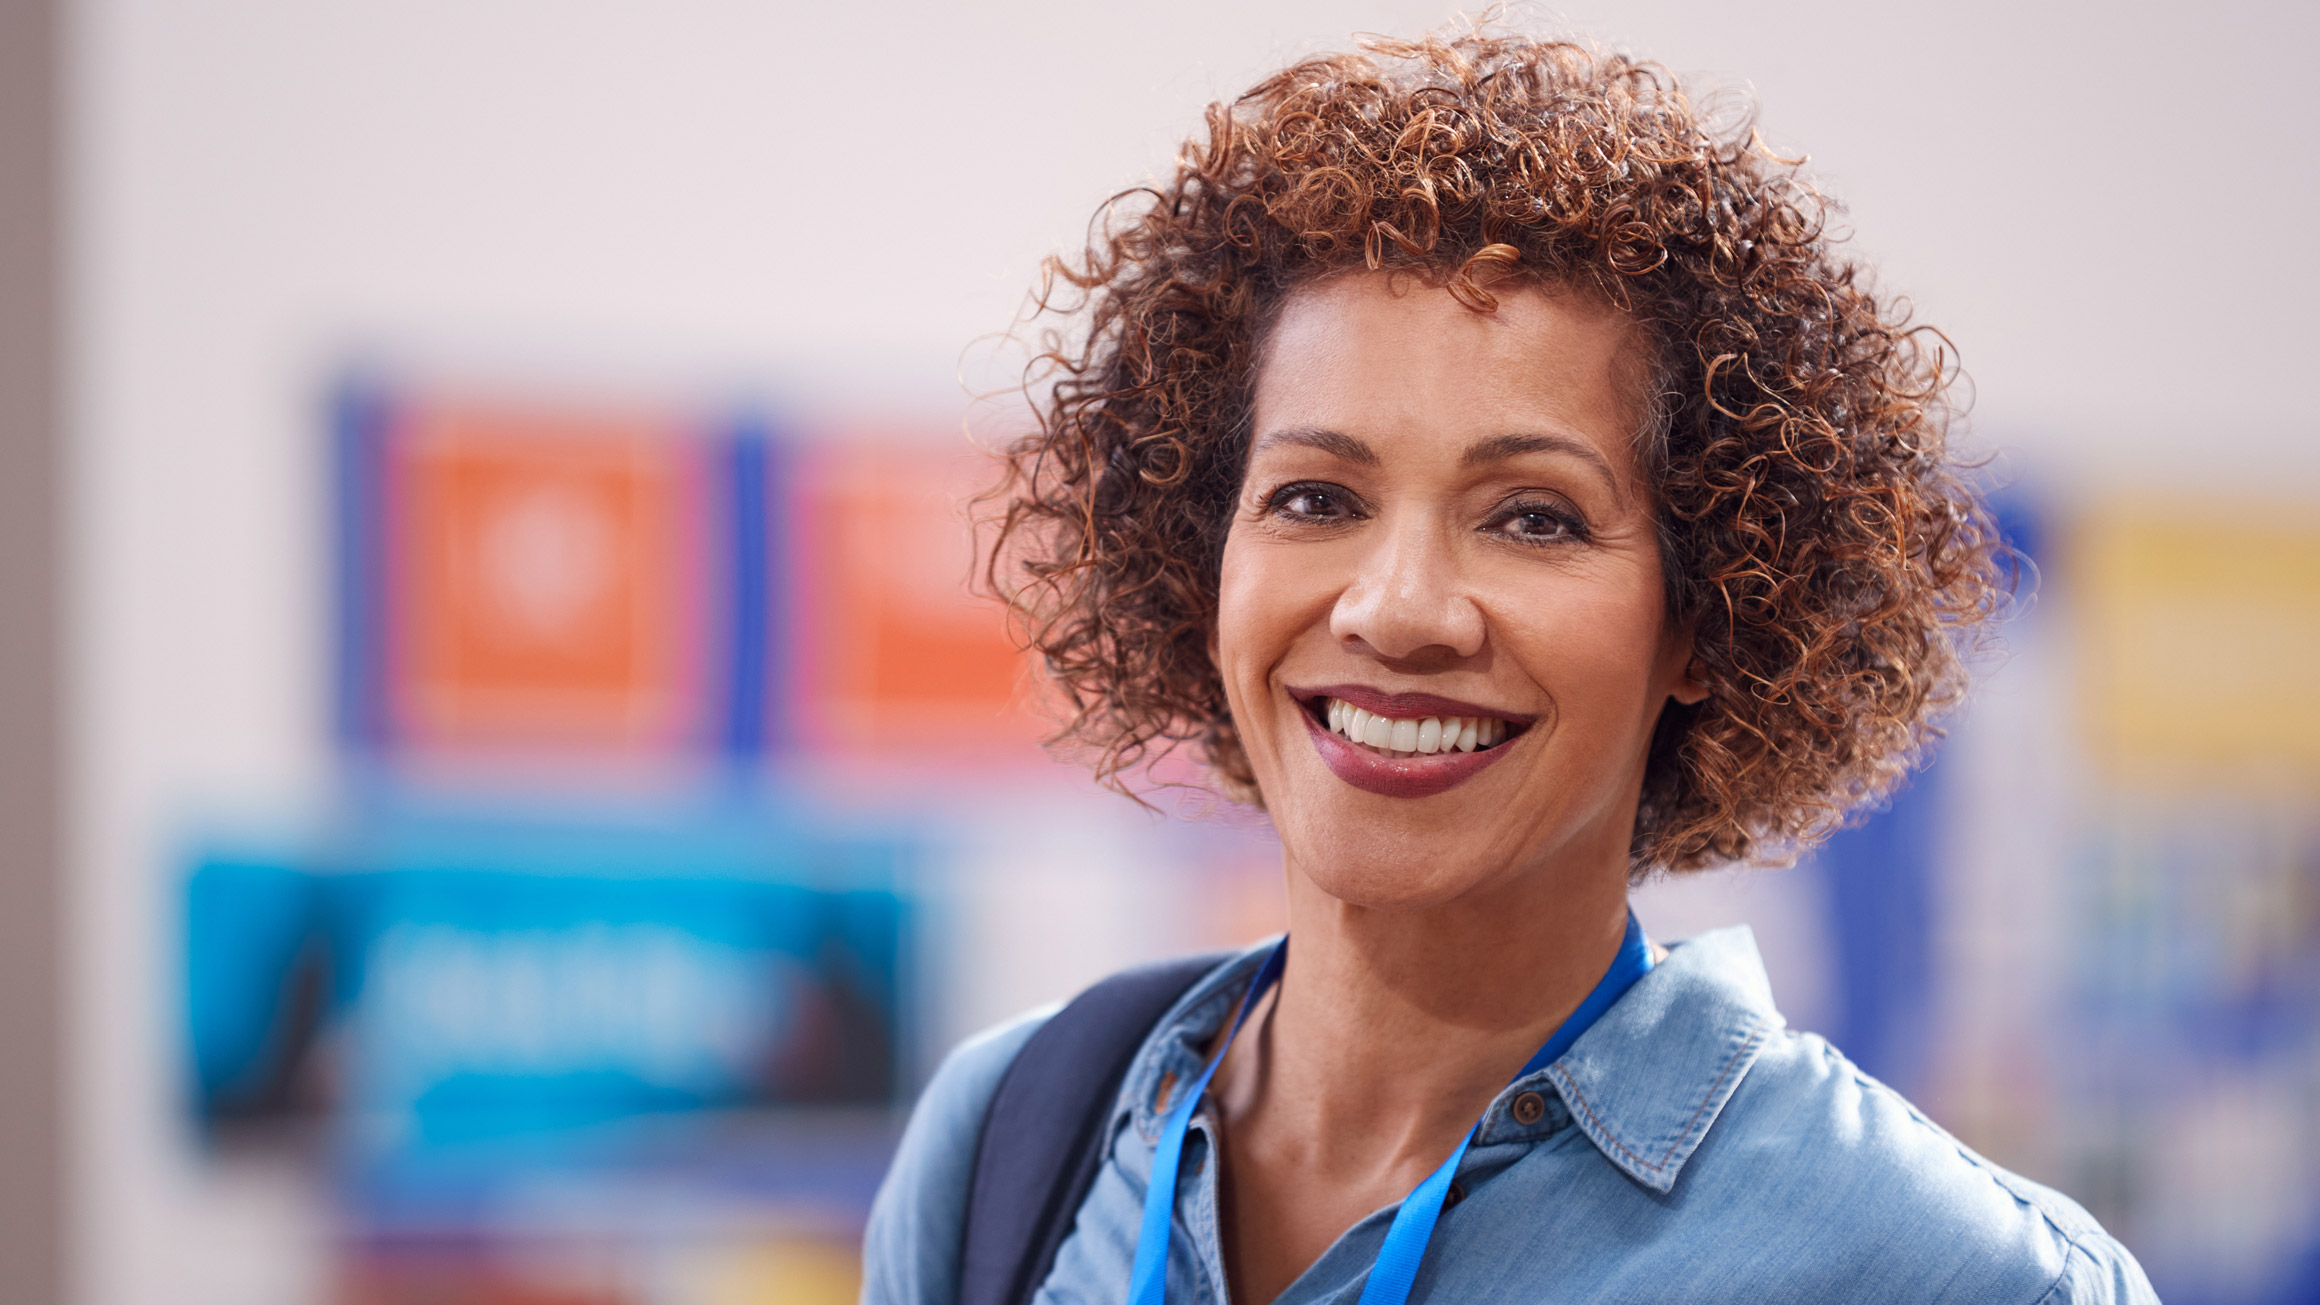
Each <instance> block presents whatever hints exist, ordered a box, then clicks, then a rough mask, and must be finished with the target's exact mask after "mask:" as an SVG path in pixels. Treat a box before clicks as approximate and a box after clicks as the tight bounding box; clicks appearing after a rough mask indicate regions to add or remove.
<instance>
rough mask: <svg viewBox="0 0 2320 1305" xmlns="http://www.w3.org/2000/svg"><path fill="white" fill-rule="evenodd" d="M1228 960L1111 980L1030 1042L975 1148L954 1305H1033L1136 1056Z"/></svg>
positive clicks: (1202, 960) (1211, 958)
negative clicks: (1177, 1006) (1156, 1028)
mask: <svg viewBox="0 0 2320 1305" xmlns="http://www.w3.org/2000/svg"><path fill="white" fill-rule="evenodd" d="M1230 955H1231V954H1230V953H1226V952H1219V953H1215V954H1213V955H1207V956H1187V957H1185V958H1183V959H1181V960H1174V961H1165V962H1162V963H1161V964H1158V965H1152V966H1146V967H1144V968H1142V969H1135V970H1127V971H1124V972H1122V973H1120V974H1115V975H1113V976H1112V977H1111V978H1108V979H1106V980H1104V981H1103V982H1101V983H1099V984H1097V985H1095V986H1094V987H1092V988H1090V989H1088V990H1087V991H1086V992H1083V993H1081V994H1080V995H1079V996H1077V997H1075V998H1073V999H1072V1000H1071V1003H1070V1004H1069V1005H1066V1006H1065V1007H1064V1008H1063V1009H1062V1010H1060V1011H1057V1012H1056V1013H1055V1015H1054V1017H1053V1018H1051V1019H1049V1020H1048V1021H1047V1023H1045V1024H1043V1025H1041V1026H1040V1028H1039V1031H1038V1032H1036V1033H1034V1034H1032V1035H1031V1039H1030V1041H1028V1042H1026V1043H1024V1044H1023V1050H1022V1051H1020V1052H1018V1053H1017V1054H1016V1056H1015V1063H1014V1064H1012V1065H1010V1066H1008V1067H1007V1073H1006V1074H1005V1076H1003V1077H1002V1078H1001V1079H1000V1080H999V1087H998V1090H997V1092H996V1093H995V1094H994V1095H993V1096H992V1098H991V1106H990V1109H989V1110H988V1111H986V1112H985V1113H984V1115H983V1133H982V1137H981V1138H980V1139H979V1140H978V1141H977V1143H976V1146H975V1171H974V1177H973V1179H972V1180H971V1182H970V1183H969V1185H968V1189H967V1193H968V1195H967V1218H966V1231H965V1238H964V1240H965V1246H964V1249H963V1257H962V1259H961V1262H960V1266H959V1305H1029V1302H1030V1300H1031V1297H1032V1294H1033V1293H1034V1292H1036V1291H1037V1290H1038V1289H1039V1284H1040V1283H1042V1282H1044V1281H1046V1279H1047V1275H1048V1272H1049V1271H1050V1270H1051V1269H1053V1268H1054V1266H1055V1253H1056V1252H1057V1251H1058V1250H1061V1249H1062V1247H1063V1241H1064V1238H1065V1237H1066V1236H1068V1235H1069V1234H1070V1232H1071V1225H1072V1221H1073V1219H1074V1218H1075V1217H1077V1215H1078V1214H1079V1206H1080V1202H1081V1201H1084V1200H1086V1199H1087V1193H1088V1188H1089V1187H1091V1186H1092V1185H1094V1183H1095V1177H1096V1172H1097V1170H1098V1169H1100V1168H1101V1167H1102V1165H1103V1142H1104V1137H1103V1133H1104V1123H1105V1121H1106V1120H1107V1119H1108V1118H1109V1117H1110V1115H1111V1111H1112V1103H1113V1101H1114V1100H1115V1099H1116V1098H1117V1097H1118V1096H1119V1093H1120V1081H1121V1080H1122V1079H1124V1078H1125V1077H1126V1076H1127V1073H1128V1064H1129V1062H1130V1061H1132V1060H1134V1059H1135V1058H1136V1049H1137V1048H1139V1047H1141V1046H1143V1045H1144V1039H1145V1038H1146V1037H1148V1036H1149V1035H1150V1034H1151V1032H1152V1026H1153V1025H1155V1024H1158V1023H1159V1022H1160V1017H1161V1016H1163V1015H1165V1014H1167V1013H1168V1008H1169V1007H1171V1006H1174V1005H1175V1004H1176V1001H1177V998H1179V997H1182V996H1183V995H1184V994H1185V993H1186V992H1188V991H1190V990H1191V988H1192V985H1193V984H1194V983H1197V982H1199V980H1200V978H1201V976H1202V975H1204V974H1207V973H1208V972H1209V971H1210V970H1213V969H1215V968H1216V967H1217V966H1219V965H1221V964H1223V963H1224V962H1225V960H1226V959H1227V958H1228V957H1229V956H1230ZM1120 1290H1121V1291H1123V1292H1125V1291H1126V1290H1127V1284H1125V1283H1122V1284H1121V1286H1120Z"/></svg>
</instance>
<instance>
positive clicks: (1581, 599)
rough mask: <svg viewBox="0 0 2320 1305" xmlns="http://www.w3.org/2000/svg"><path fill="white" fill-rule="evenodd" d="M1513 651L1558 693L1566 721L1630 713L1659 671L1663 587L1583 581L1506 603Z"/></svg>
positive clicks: (1507, 639) (1508, 637)
mask: <svg viewBox="0 0 2320 1305" xmlns="http://www.w3.org/2000/svg"><path fill="white" fill-rule="evenodd" d="M1502 610H1506V611H1508V612H1510V613H1511V615H1512V619H1511V620H1508V621H1504V622H1502V623H1501V624H1500V629H1501V630H1502V631H1503V632H1504V634H1505V643H1506V644H1507V649H1506V651H1507V652H1508V653H1510V654H1511V655H1512V657H1513V659H1514V660H1515V661H1516V662H1517V663H1519V664H1520V665H1522V666H1523V667H1525V668H1526V669H1527V670H1528V671H1529V672H1530V674H1531V677H1532V678H1533V679H1535V680H1536V681H1537V682H1538V683H1539V684H1540V685H1541V686H1542V687H1544V688H1545V689H1546V690H1547V692H1548V694H1549V695H1550V696H1552V697H1553V699H1554V700H1555V706H1556V710H1557V713H1558V714H1559V715H1560V716H1561V717H1562V718H1563V721H1564V724H1565V725H1567V726H1568V725H1578V724H1580V723H1581V722H1582V721H1584V720H1589V719H1593V720H1601V719H1603V717H1604V716H1605V715H1606V714H1607V713H1610V714H1616V715H1618V716H1620V717H1625V716H1627V715H1629V714H1631V712H1632V708H1633V707H1634V706H1635V704H1636V703H1637V702H1638V700H1639V697H1640V696H1641V695H1644V694H1646V693H1648V692H1649V689H1650V686H1651V684H1652V682H1653V681H1654V679H1655V678H1656V677H1657V675H1658V665H1659V661H1660V652H1661V642H1662V638H1663V630H1664V626H1665V618H1664V614H1663V612H1662V603H1661V599H1660V595H1659V592H1658V590H1657V588H1656V587H1651V586H1645V585H1642V584H1616V585H1590V586H1577V587H1574V588H1573V589H1572V590H1571V591H1569V592H1565V593H1563V594H1560V595H1558V596H1557V597H1556V598H1555V599H1554V600H1553V601H1547V602H1539V601H1533V602H1527V603H1522V604H1519V605H1515V606H1512V607H1509V608H1505V609H1502Z"/></svg>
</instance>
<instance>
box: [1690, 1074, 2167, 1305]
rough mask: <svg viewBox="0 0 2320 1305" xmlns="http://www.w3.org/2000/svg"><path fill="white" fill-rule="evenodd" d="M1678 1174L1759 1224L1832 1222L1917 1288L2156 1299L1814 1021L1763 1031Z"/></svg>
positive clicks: (2128, 1266)
mask: <svg viewBox="0 0 2320 1305" xmlns="http://www.w3.org/2000/svg"><path fill="white" fill-rule="evenodd" d="M1685 1179H1686V1180H1687V1182H1690V1183H1694V1184H1698V1185H1699V1187H1701V1188H1705V1189H1708V1191H1715V1190H1718V1189H1721V1190H1722V1194H1724V1195H1728V1196H1732V1197H1735V1198H1736V1199H1739V1200H1744V1201H1745V1202H1746V1203H1747V1204H1748V1205H1749V1206H1750V1207H1752V1208H1754V1209H1757V1210H1760V1211H1762V1212H1764V1216H1765V1217H1766V1219H1767V1220H1768V1221H1771V1222H1769V1223H1768V1225H1767V1227H1766V1229H1765V1231H1766V1233H1767V1234H1768V1236H1769V1235H1773V1234H1774V1233H1775V1229H1774V1227H1773V1226H1772V1223H1777V1225H1779V1226H1780V1227H1781V1228H1783V1229H1785V1230H1787V1231H1791V1232H1793V1231H1795V1230H1797V1229H1803V1228H1811V1229H1814V1230H1816V1232H1817V1233H1818V1234H1819V1236H1818V1237H1816V1238H1814V1239H1813V1240H1820V1238H1822V1237H1826V1236H1827V1235H1829V1234H1838V1235H1841V1236H1842V1237H1843V1240H1844V1242H1845V1243H1846V1244H1848V1245H1849V1246H1850V1247H1852V1248H1853V1251H1854V1254H1856V1255H1858V1256H1861V1257H1864V1258H1869V1257H1873V1258H1874V1259H1875V1261H1876V1262H1877V1263H1878V1264H1879V1265H1880V1266H1881V1268H1880V1276H1884V1275H1886V1274H1892V1275H1893V1276H1894V1280H1895V1282H1896V1284H1899V1283H1901V1282H1904V1281H1908V1282H1913V1283H1914V1286H1915V1291H1913V1292H1911V1293H1910V1294H1911V1295H1919V1294H1922V1295H1923V1297H1924V1298H1926V1299H1939V1300H1977V1301H1978V1300H1989V1301H2002V1300H2017V1301H2023V1302H2040V1305H2060V1303H2061V1302H2084V1301H2133V1302H2146V1301H2156V1299H2157V1297H2156V1296H2155V1295H2154V1294H2153V1293H2152V1290H2151V1287H2150V1284H2149V1282H2148V1281H2147V1280H2146V1279H2145V1278H2144V1276H2143V1272H2142V1269H2141V1267H2140V1266H2138V1265H2137V1264H2136V1263H2135V1260H2134V1257H2133V1256H2132V1255H2130V1254H2129V1253H2128V1252H2127V1251H2126V1249H2125V1248H2124V1247H2123V1246H2121V1245H2120V1244H2119V1243H2118V1242H2117V1241H2116V1240H2114V1239H2113V1238H2112V1237H2111V1236H2110V1235H2109V1234H2108V1233H2106V1232H2105V1231H2104V1230H2103V1227H2102V1225H2101V1224H2100V1223H2099V1222H2097V1221H2096V1220H2095V1218H2094V1216H2092V1215H2090V1214H2088V1213H2087V1211H2086V1210H2085V1209H2084V1208H2083V1207H2081V1206H2080V1205H2079V1204H2078V1203H2077V1202H2076V1201H2073V1200H2071V1199H2070V1198H2069V1197H2067V1196H2064V1195H2063V1194H2062V1193H2060V1192H2058V1191H2055V1190H2054V1189H2053V1188H2050V1187H2047V1186H2045V1185H2043V1184H2040V1183H2036V1182H2033V1181H2031V1180H2030V1179H2027V1178H2024V1177H2022V1176H2021V1175H2019V1174H2016V1173H2014V1172H2012V1171H2010V1170H2008V1169H2006V1168H2004V1167H2002V1166H2000V1165H1997V1164H1995V1163H1993V1162H1991V1161H1990V1160H1988V1159H1987V1158H1985V1157H1983V1156H1982V1155H1980V1154H1979V1153H1977V1152H1976V1151H1974V1150H1973V1149H1972V1148H1971V1147H1968V1146H1967V1145H1965V1144H1964V1143H1963V1142H1961V1141H1959V1140H1958V1139H1957V1138H1955V1137H1953V1136H1952V1135H1951V1134H1950V1133H1949V1132H1948V1131H1947V1130H1945V1129H1943V1128H1942V1127H1941V1126H1940V1125H1938V1124H1936V1123H1934V1122H1933V1120H1932V1119H1931V1118H1929V1117H1928V1116H1927V1115H1926V1114H1925V1112H1923V1111H1921V1110H1919V1109H1918V1108H1917V1107H1916V1106H1915V1105H1913V1104H1911V1103H1910V1102H1909V1101H1908V1100H1907V1099H1906V1098H1904V1097H1903V1096H1902V1095H1901V1094H1900V1093H1899V1092H1896V1091H1894V1090H1893V1089H1892V1088H1890V1087H1888V1086H1886V1085H1885V1084H1884V1083H1881V1082H1879V1081H1878V1080H1877V1079H1875V1078H1872V1077H1871V1076H1869V1075H1868V1074H1866V1073H1864V1072H1862V1070H1861V1069H1860V1068H1859V1067H1858V1066H1856V1065H1854V1064H1853V1063H1852V1062H1851V1061H1850V1060H1848V1059H1846V1058H1845V1056H1844V1055H1843V1054H1841V1053H1840V1052H1838V1051H1837V1049H1836V1048H1835V1047H1833V1046H1831V1045H1830V1044H1829V1042H1828V1041H1827V1040H1826V1039H1825V1038H1822V1037H1820V1036H1819V1035H1817V1034H1811V1033H1799V1032H1794V1031H1791V1030H1788V1029H1785V1028H1783V1029H1780V1030H1778V1031H1777V1032H1775V1033H1774V1034H1773V1035H1772V1036H1771V1037H1770V1038H1768V1039H1767V1045H1766V1046H1765V1048H1764V1050H1763V1052H1762V1054H1761V1055H1759V1057H1758V1058H1757V1060H1756V1062H1755V1063H1754V1064H1753V1065H1751V1066H1750V1067H1749V1070H1748V1072H1747V1075H1746V1078H1745V1079H1744V1080H1743V1081H1742V1083H1741V1084H1740V1086H1739V1088H1738V1090H1736V1091H1735V1092H1734V1093H1733V1095H1732V1098H1731V1100H1730V1102H1729V1103H1728V1104H1727V1105H1726V1107H1725V1109H1724V1117H1723V1118H1721V1119H1720V1120H1718V1122H1717V1126H1716V1128H1715V1129H1713V1130H1712V1131H1711V1132H1710V1133H1709V1135H1708V1138H1707V1140H1706V1143H1705V1145H1703V1146H1702V1147H1701V1149H1700V1152H1699V1154H1698V1155H1697V1156H1696V1157H1695V1159H1694V1162H1693V1165H1692V1167H1691V1168H1690V1169H1689V1170H1688V1171H1687V1172H1686V1174H1685ZM1708 1191H1701V1192H1700V1194H1701V1195H1708ZM1821 1244H1822V1246H1823V1247H1824V1249H1825V1247H1826V1242H1825V1241H1823V1242H1822V1243H1821Z"/></svg>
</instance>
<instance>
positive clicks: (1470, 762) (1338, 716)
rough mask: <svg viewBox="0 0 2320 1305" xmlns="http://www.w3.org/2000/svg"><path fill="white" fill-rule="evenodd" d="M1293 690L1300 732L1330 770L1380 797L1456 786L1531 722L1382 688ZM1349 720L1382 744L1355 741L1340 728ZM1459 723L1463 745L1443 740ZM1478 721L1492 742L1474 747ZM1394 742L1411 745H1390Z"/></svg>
mask: <svg viewBox="0 0 2320 1305" xmlns="http://www.w3.org/2000/svg"><path fill="white" fill-rule="evenodd" d="M1291 695H1292V696H1293V697H1294V698H1295V699H1297V701H1298V702H1299V704H1300V706H1302V707H1303V708H1304V710H1303V711H1302V712H1301V713H1300V714H1301V715H1303V716H1304V718H1305V728H1306V731H1307V733H1309V734H1311V735H1312V736H1313V747H1314V750H1315V751H1316V752H1318V753H1320V754H1321V760H1322V762H1323V764H1325V765H1327V766H1328V767H1329V769H1330V773H1332V774H1334V775H1336V776H1337V777H1338V778H1339V779H1342V780H1344V781H1345V782H1346V783H1348V784H1351V785H1353V786H1354V787H1355V788H1358V789H1361V790H1363V791H1364V792H1368V793H1376V794H1378V795H1380V796H1382V797H1402V798H1418V797H1431V796H1433V795H1434V794H1437V793H1442V792H1446V791H1448V790H1450V789H1453V788H1456V787H1457V786H1459V785H1460V784H1463V783H1465V782H1466V781H1467V780H1470V779H1472V778H1474V777H1475V776H1476V775H1478V774H1480V773H1482V771H1483V770H1485V769H1487V768H1488V767H1489V766H1490V765H1491V764H1492V763H1493V762H1495V761H1497V760H1498V759H1499V757H1500V756H1502V755H1503V754H1504V753H1505V752H1506V751H1507V748H1506V744H1507V743H1509V742H1512V741H1513V740H1514V739H1515V738H1517V737H1520V735H1521V734H1522V733H1523V731H1524V730H1525V729H1526V728H1528V726H1529V725H1530V724H1531V723H1532V721H1533V720H1535V719H1536V718H1535V717H1532V716H1528V715H1523V714H1519V713H1509V712H1505V711H1500V710H1496V709H1493V708H1489V707H1484V706H1481V705H1479V704H1476V703H1470V702H1461V701H1459V700H1457V699H1454V698H1444V697H1441V696H1439V695H1436V694H1431V693H1382V692H1380V691H1378V690H1376V689H1371V688H1368V687H1365V686H1362V685H1352V684H1347V685H1328V686H1324V687H1320V688H1313V689H1297V690H1292V691H1291ZM1356 709H1358V714H1357V712H1356ZM1372 718H1383V720H1382V721H1378V720H1373V719H1372ZM1349 719H1352V720H1356V721H1362V722H1367V723H1368V724H1369V726H1370V733H1369V737H1373V738H1376V739H1377V740H1378V741H1379V744H1380V746H1376V747H1373V746H1370V745H1368V744H1366V743H1362V742H1356V741H1355V740H1353V739H1351V738H1348V737H1346V735H1345V733H1343V732H1340V731H1341V730H1343V729H1345V728H1346V727H1347V722H1348V720H1349ZM1458 722H1463V723H1464V724H1465V727H1466V728H1465V731H1464V733H1465V737H1466V739H1467V745H1466V747H1464V748H1459V747H1457V746H1456V745H1455V744H1453V743H1451V742H1449V741H1448V740H1451V739H1454V738H1456V737H1457V729H1456V725H1457V723H1458ZM1396 726H1399V727H1400V730H1399V735H1397V734H1396V733H1395V731H1394V728H1393V727H1396ZM1476 726H1480V729H1479V736H1480V738H1482V739H1487V740H1494V741H1495V746H1494V745H1493V744H1492V743H1483V744H1482V745H1481V746H1476V743H1475V740H1476V738H1477V734H1478V731H1477V730H1476V728H1475V727H1476ZM1402 736H1407V737H1402ZM1420 739H1422V740H1423V743H1422V744H1420V743H1418V742H1417V740H1420ZM1396 742H1400V743H1406V744H1410V746H1408V747H1395V746H1394V744H1395V743H1396ZM1414 748H1422V750H1413V749H1414Z"/></svg>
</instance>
